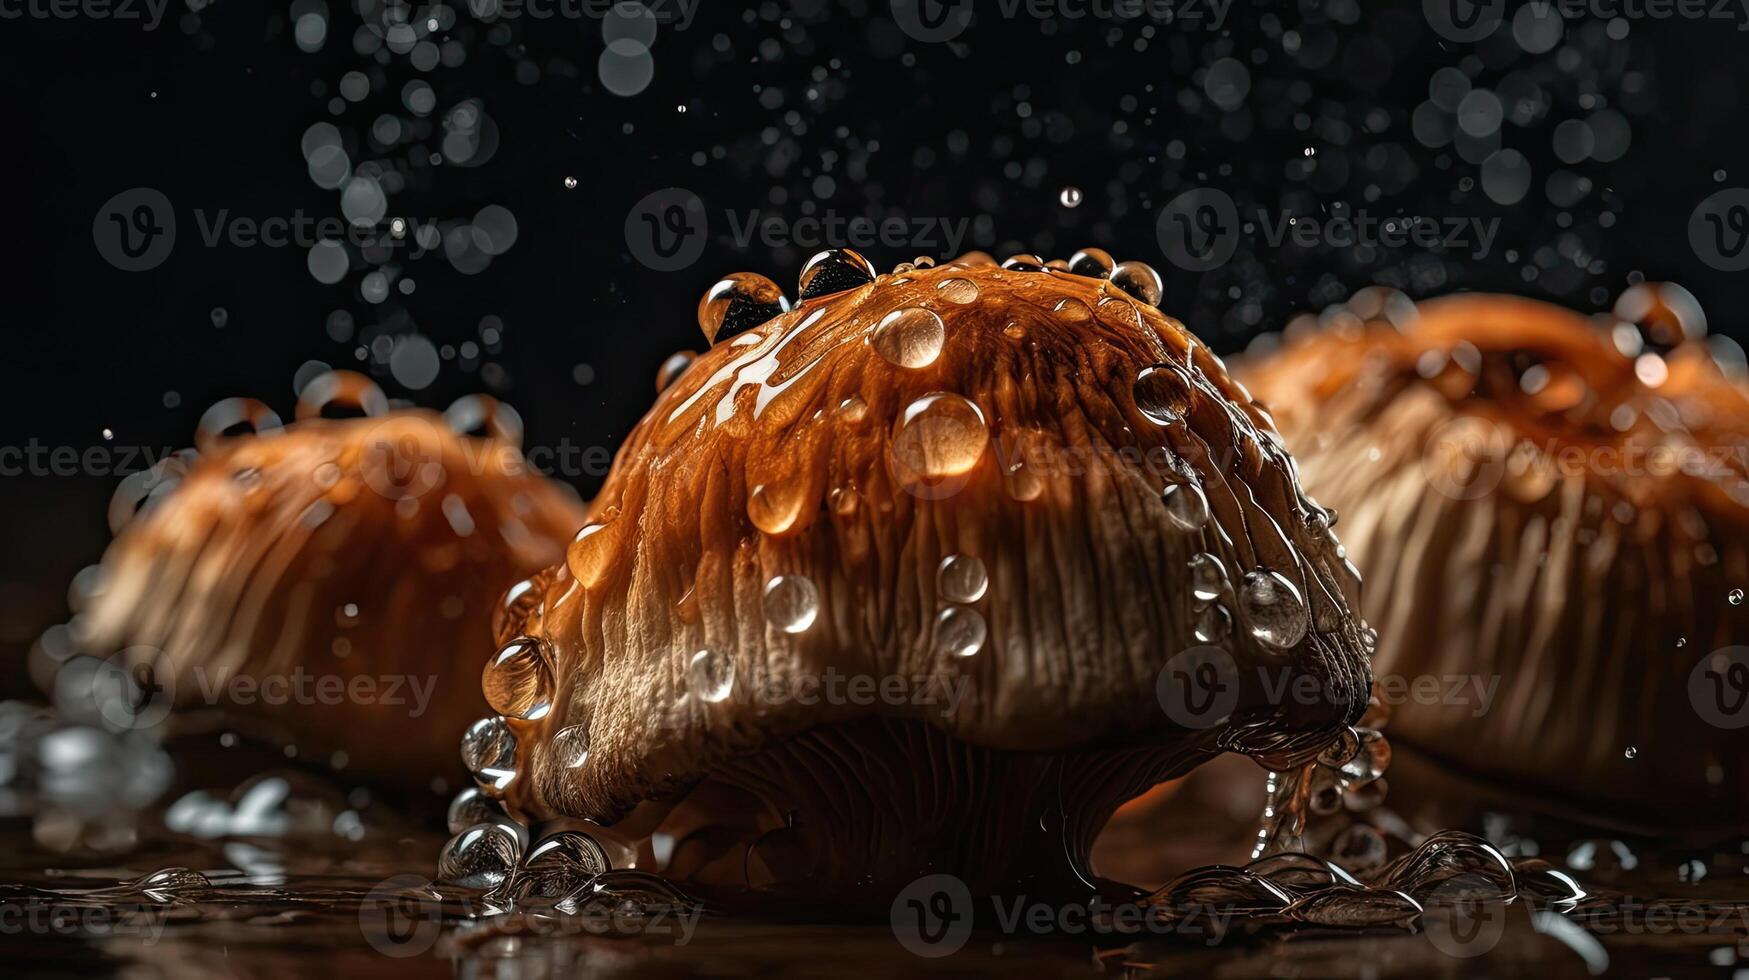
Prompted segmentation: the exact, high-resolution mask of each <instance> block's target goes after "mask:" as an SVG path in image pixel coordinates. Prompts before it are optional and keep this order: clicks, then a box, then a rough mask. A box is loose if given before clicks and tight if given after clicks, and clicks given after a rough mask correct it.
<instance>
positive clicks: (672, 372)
mask: <svg viewBox="0 0 1749 980" xmlns="http://www.w3.org/2000/svg"><path fill="white" fill-rule="evenodd" d="M696 360H698V355H697V354H694V353H693V352H692V351H689V350H683V351H675V352H674V353H672V354H669V355H668V359H667V360H665V361H663V362H662V366H661V367H658V368H657V369H656V394H658V395H660V394H661V393H662V392H664V391H667V390H668V388H669V386H670V385H672V384H674V382H676V381H679V380H680V376H681V375H683V374H685V373H686V369H687V368H689V367H692V362H693V361H696Z"/></svg>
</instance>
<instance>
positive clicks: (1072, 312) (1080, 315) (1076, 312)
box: [1051, 296, 1093, 323]
mask: <svg viewBox="0 0 1749 980" xmlns="http://www.w3.org/2000/svg"><path fill="white" fill-rule="evenodd" d="M1051 312H1053V313H1055V314H1056V315H1057V316H1058V317H1059V318H1061V319H1063V320H1065V321H1067V322H1069V323H1086V322H1087V321H1088V320H1091V319H1093V308H1092V307H1090V306H1088V305H1087V304H1086V303H1084V302H1082V301H1081V300H1079V299H1076V298H1075V297H1073V296H1066V297H1064V298H1062V299H1060V300H1057V305H1055V306H1053V307H1051Z"/></svg>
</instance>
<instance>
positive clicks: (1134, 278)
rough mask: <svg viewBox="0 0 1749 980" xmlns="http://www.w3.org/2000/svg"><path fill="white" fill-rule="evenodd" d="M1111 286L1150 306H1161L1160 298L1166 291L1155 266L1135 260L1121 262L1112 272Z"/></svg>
mask: <svg viewBox="0 0 1749 980" xmlns="http://www.w3.org/2000/svg"><path fill="white" fill-rule="evenodd" d="M1111 284H1112V285H1113V286H1116V287H1117V288H1119V289H1121V290H1123V291H1124V292H1126V293H1128V294H1130V295H1131V296H1134V297H1135V298H1136V299H1138V300H1140V301H1141V302H1143V303H1146V304H1148V305H1149V306H1159V305H1160V296H1161V295H1162V294H1163V293H1164V292H1165V290H1166V285H1165V283H1162V282H1161V281H1160V274H1159V273H1158V272H1155V271H1154V267H1153V266H1151V265H1148V264H1147V263H1146V262H1136V261H1134V260H1131V261H1129V262H1119V263H1118V264H1117V267H1116V268H1114V269H1112V270H1111Z"/></svg>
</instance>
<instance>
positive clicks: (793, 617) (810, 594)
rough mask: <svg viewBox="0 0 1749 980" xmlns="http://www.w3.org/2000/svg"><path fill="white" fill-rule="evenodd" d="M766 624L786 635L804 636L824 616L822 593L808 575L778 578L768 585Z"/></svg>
mask: <svg viewBox="0 0 1749 980" xmlns="http://www.w3.org/2000/svg"><path fill="white" fill-rule="evenodd" d="M764 606H765V621H766V622H768V623H770V624H771V625H773V626H775V627H777V628H778V629H780V630H782V631H783V632H785V633H804V632H806V631H807V629H808V627H810V626H812V625H814V619H815V617H816V616H818V615H819V614H820V593H819V590H817V589H815V588H814V582H813V580H812V579H810V578H808V577H807V576H806V575H778V576H775V577H773V578H772V580H771V581H769V582H767V583H765V595H764Z"/></svg>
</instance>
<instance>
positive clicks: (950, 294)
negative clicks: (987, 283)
mask: <svg viewBox="0 0 1749 980" xmlns="http://www.w3.org/2000/svg"><path fill="white" fill-rule="evenodd" d="M935 291H936V293H937V294H939V295H940V296H941V298H942V299H945V300H947V301H948V302H949V303H957V304H959V305H960V306H965V305H966V304H968V303H976V302H977V301H978V284H977V283H975V282H973V281H971V280H970V279H960V278H957V277H956V278H953V279H943V280H942V281H941V282H939V283H936V285H935Z"/></svg>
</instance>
